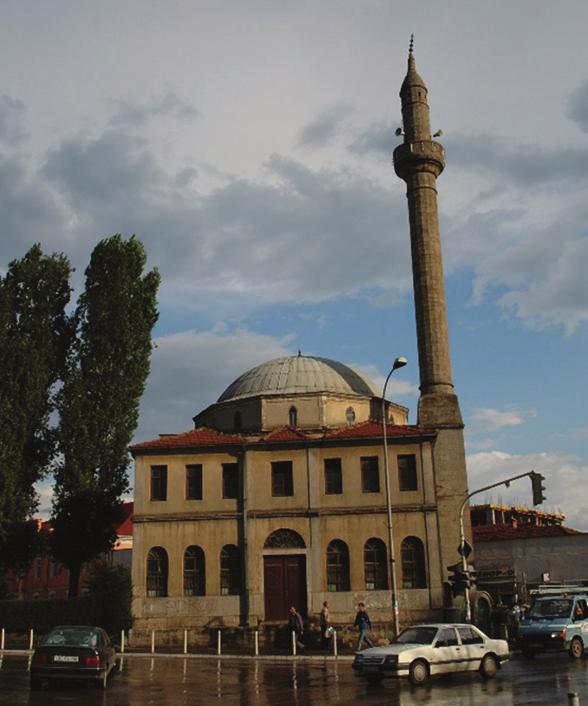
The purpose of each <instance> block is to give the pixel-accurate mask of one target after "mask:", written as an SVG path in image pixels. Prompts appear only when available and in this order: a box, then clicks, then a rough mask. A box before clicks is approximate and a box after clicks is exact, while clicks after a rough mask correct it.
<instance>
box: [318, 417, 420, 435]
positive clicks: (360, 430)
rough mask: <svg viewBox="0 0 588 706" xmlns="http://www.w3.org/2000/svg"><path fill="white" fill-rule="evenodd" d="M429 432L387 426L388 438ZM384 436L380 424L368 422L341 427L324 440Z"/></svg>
mask: <svg viewBox="0 0 588 706" xmlns="http://www.w3.org/2000/svg"><path fill="white" fill-rule="evenodd" d="M426 433H427V430H426V429H423V428H422V427H417V426H412V425H411V426H409V425H399V424H387V425H386V436H388V437H389V438H393V437H398V436H421V435H423V434H426ZM381 436H382V424H380V423H378V422H373V421H368V422H361V423H359V424H353V425H351V426H348V427H341V428H340V429H334V430H333V431H327V432H325V434H324V437H323V438H324V439H360V438H365V437H374V438H377V437H381Z"/></svg>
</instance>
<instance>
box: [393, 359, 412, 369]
mask: <svg viewBox="0 0 588 706" xmlns="http://www.w3.org/2000/svg"><path fill="white" fill-rule="evenodd" d="M407 363H408V360H406V358H405V357H404V356H403V355H401V356H400V357H399V358H396V360H395V361H394V365H392V370H398V368H404V366H405V365H406V364H407Z"/></svg>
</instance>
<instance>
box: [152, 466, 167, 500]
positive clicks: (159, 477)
mask: <svg viewBox="0 0 588 706" xmlns="http://www.w3.org/2000/svg"><path fill="white" fill-rule="evenodd" d="M151 500H167V466H151Z"/></svg>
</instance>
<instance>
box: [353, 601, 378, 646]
mask: <svg viewBox="0 0 588 706" xmlns="http://www.w3.org/2000/svg"><path fill="white" fill-rule="evenodd" d="M353 625H354V627H356V628H357V629H358V630H359V640H358V642H357V651H358V652H359V651H360V650H361V647H362V645H363V641H364V640H365V641H366V642H367V644H368V645H369V646H370V647H373V646H374V643H373V642H372V641H371V640H370V638H369V636H368V633H369V631H370V630H371V629H372V624H371V622H370V618H369V615H368V614H367V613H366V610H365V605H364V604H363V603H359V604H358V606H357V614H356V615H355V622H354V623H353Z"/></svg>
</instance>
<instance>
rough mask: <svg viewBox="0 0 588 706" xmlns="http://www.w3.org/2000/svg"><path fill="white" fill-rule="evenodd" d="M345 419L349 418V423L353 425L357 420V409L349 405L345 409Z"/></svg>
mask: <svg viewBox="0 0 588 706" xmlns="http://www.w3.org/2000/svg"><path fill="white" fill-rule="evenodd" d="M345 419H346V420H347V424H349V425H351V424H353V423H354V422H355V410H354V409H353V407H347V409H346V410H345Z"/></svg>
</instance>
